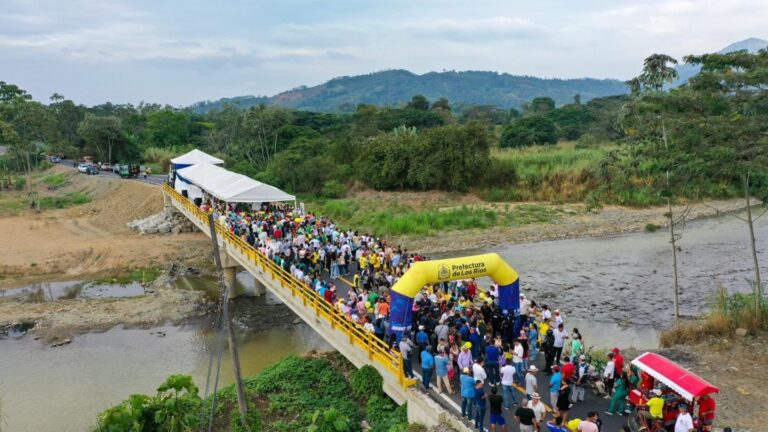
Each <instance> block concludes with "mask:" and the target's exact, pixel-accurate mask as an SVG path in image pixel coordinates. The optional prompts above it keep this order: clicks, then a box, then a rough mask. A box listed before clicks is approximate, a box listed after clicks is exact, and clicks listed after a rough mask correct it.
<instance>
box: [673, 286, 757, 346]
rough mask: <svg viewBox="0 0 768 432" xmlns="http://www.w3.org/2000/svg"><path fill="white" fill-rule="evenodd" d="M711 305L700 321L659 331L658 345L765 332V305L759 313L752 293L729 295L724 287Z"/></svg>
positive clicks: (719, 289)
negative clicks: (745, 332) (734, 334)
mask: <svg viewBox="0 0 768 432" xmlns="http://www.w3.org/2000/svg"><path fill="white" fill-rule="evenodd" d="M711 303H712V304H711V309H710V311H709V312H707V313H706V315H705V316H704V318H703V319H701V320H700V321H696V322H690V323H684V324H680V325H678V326H675V327H673V328H671V329H669V330H666V331H664V332H662V333H661V337H660V338H659V343H660V344H661V346H662V347H670V346H674V345H679V344H686V343H695V342H699V341H701V340H704V339H705V338H707V337H709V336H730V335H732V334H733V333H734V331H735V330H736V329H737V328H743V329H745V330H746V331H747V332H748V333H752V334H755V333H758V332H762V331H766V330H768V319H767V318H768V303H766V302H762V310H761V311H760V313H759V314H758V313H757V312H758V311H757V310H755V296H754V294H742V293H736V294H731V295H728V293H727V292H726V290H725V288H723V287H718V289H717V292H716V294H715V296H714V298H713V299H712V302H711Z"/></svg>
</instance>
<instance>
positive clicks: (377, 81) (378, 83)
mask: <svg viewBox="0 0 768 432" xmlns="http://www.w3.org/2000/svg"><path fill="white" fill-rule="evenodd" d="M626 92H627V89H626V86H625V85H624V84H623V83H622V82H621V81H618V80H608V79H606V80H598V79H594V78H579V79H556V78H536V77H531V76H519V75H510V74H506V73H504V74H499V73H496V72H482V71H466V72H455V71H447V72H429V73H426V74H423V75H417V74H414V73H412V72H409V71H407V70H402V69H399V70H388V71H382V72H375V73H371V74H368V75H358V76H351V77H350V76H344V77H339V78H334V79H332V80H330V81H328V82H326V83H324V84H320V85H318V86H314V87H299V88H296V89H293V90H289V91H286V92H283V93H280V94H277V95H275V96H271V97H263V96H262V97H255V96H241V97H235V98H231V99H220V100H218V101H206V102H199V103H197V104H195V105H193V106H192V107H191V108H192V110H193V111H195V112H198V113H204V112H208V111H210V110H213V109H220V108H221V107H222V106H224V105H225V104H227V103H230V104H233V105H235V106H236V107H239V108H247V107H249V106H254V105H259V104H261V103H264V104H267V105H279V106H284V107H288V108H296V109H301V110H307V111H321V112H328V111H353V110H354V109H355V107H356V106H357V105H358V104H361V103H365V104H374V105H379V106H386V105H389V106H392V105H400V104H404V103H406V102H407V101H409V100H410V99H411V97H412V96H413V95H416V94H422V95H424V96H426V97H427V99H429V100H432V101H434V100H437V99H439V98H441V97H445V98H448V100H449V101H450V102H451V104H452V105H454V106H457V105H496V106H499V107H502V108H520V107H521V106H522V104H523V103H525V102H528V101H530V100H531V99H533V98H535V97H537V96H549V97H551V98H552V99H554V100H555V102H556V103H557V104H558V105H563V104H566V103H569V102H572V101H573V97H574V96H575V95H576V94H579V95H581V100H582V101H584V102H586V101H588V100H590V99H594V98H597V97H602V96H611V95H616V94H623V93H626Z"/></svg>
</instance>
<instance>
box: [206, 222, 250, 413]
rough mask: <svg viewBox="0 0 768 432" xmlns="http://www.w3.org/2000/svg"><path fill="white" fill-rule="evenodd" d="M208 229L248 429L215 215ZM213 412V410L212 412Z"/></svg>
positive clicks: (246, 406) (243, 391) (241, 405)
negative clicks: (214, 219)
mask: <svg viewBox="0 0 768 432" xmlns="http://www.w3.org/2000/svg"><path fill="white" fill-rule="evenodd" d="M208 227H209V228H210V230H211V243H212V244H213V259H214V261H215V262H216V271H217V272H218V273H219V289H220V292H221V295H222V296H224V301H222V302H221V305H222V307H223V308H224V311H223V312H224V313H223V324H224V325H225V326H227V343H228V344H229V354H230V356H231V357H232V368H233V369H234V370H235V388H236V389H237V407H238V409H239V411H240V422H241V423H242V425H243V427H246V417H247V414H248V405H247V403H246V401H245V390H244V388H243V378H242V376H241V375H240V357H239V356H238V354H237V344H236V343H235V331H234V329H233V328H232V321H231V319H230V316H229V298H228V297H229V296H228V292H229V290H228V289H227V287H226V286H225V282H224V269H223V268H222V265H221V256H220V255H219V242H218V240H217V237H216V226H215V223H214V221H213V214H209V215H208ZM212 411H213V410H212Z"/></svg>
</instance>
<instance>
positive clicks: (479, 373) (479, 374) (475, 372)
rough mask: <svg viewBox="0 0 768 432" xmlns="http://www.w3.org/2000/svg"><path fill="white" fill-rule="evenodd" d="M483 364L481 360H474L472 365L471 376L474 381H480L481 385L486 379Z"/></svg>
mask: <svg viewBox="0 0 768 432" xmlns="http://www.w3.org/2000/svg"><path fill="white" fill-rule="evenodd" d="M483 363H484V362H483V359H481V358H479V359H476V360H475V364H473V365H472V376H473V378H474V379H475V381H481V382H482V383H483V384H485V380H487V379H488V375H487V374H486V373H485V367H484V365H483Z"/></svg>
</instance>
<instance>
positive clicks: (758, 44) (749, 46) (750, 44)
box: [672, 38, 768, 87]
mask: <svg viewBox="0 0 768 432" xmlns="http://www.w3.org/2000/svg"><path fill="white" fill-rule="evenodd" d="M764 48H768V41H767V40H764V39H758V38H749V39H744V40H742V41H738V42H734V43H732V44H730V45H728V46H727V47H725V48H723V49H721V50H720V51H718V54H727V53H729V52H734V51H740V50H747V51H748V52H751V53H756V52H757V51H759V50H761V49H764ZM678 60H679V61H681V62H682V60H683V59H678ZM700 69H701V67H700V66H695V65H689V64H681V65H678V66H676V67H675V70H676V71H677V80H675V82H674V83H673V84H672V85H673V87H677V86H679V85H682V84H684V83H686V82H688V79H690V78H691V77H692V76H694V75H696V74H697V73H699V70H700Z"/></svg>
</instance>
